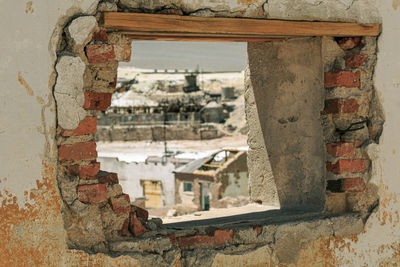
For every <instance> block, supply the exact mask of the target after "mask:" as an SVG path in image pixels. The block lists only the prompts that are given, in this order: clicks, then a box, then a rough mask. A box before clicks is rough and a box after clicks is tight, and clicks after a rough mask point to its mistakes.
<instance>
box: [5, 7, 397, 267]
mask: <svg viewBox="0 0 400 267" xmlns="http://www.w3.org/2000/svg"><path fill="white" fill-rule="evenodd" d="M399 24H400V1H399V0H385V1H383V0H363V1H360V0H359V1H347V0H342V1H336V0H320V1H314V0H294V1H284V0H269V1H257V0H249V1H236V0H235V1H233V0H226V1H195V0H194V1H180V0H165V1H164V0H159V1H147V0H146V1H144V0H110V1H99V0H81V1H60V0H53V1H39V0H33V1H26V2H21V1H2V6H1V9H0V25H1V27H2V34H3V38H2V44H1V46H0V47H1V50H0V51H1V52H0V53H1V57H0V63H1V64H0V80H1V81H2V83H1V87H2V89H1V90H0V99H1V100H0V101H1V105H0V109H1V110H0V147H1V148H2V152H1V157H0V198H1V208H0V240H1V241H0V255H1V256H2V257H1V260H0V265H1V266H81V265H84V266H85V265H86V266H312V265H319V266H396V265H399V262H400V255H399V253H398V252H399V246H400V243H399V240H400V230H399V227H398V226H399V223H400V217H399V216H400V215H399V212H398V210H399V208H400V204H399V201H398V200H399V198H400V182H399V181H400V180H399V174H400V164H399V163H400V157H399V152H400V141H399V138H398V135H399V134H398V133H399V130H400V124H399V121H400V104H399V103H400V90H399V87H400V76H399V73H400V61H399V58H400V50H399V49H398V47H397V45H398V42H399V38H400V37H399V36H400V28H399V27H398V25H399ZM140 38H141V39H162V40H171V39H174V40H176V39H181V40H182V39H184V40H194V39H196V40H200V39H201V40H205V39H208V40H213V41H245V42H248V68H247V70H246V74H245V80H246V88H245V89H246V92H245V103H246V119H247V124H248V129H249V134H248V135H249V136H248V144H249V151H248V159H247V163H248V168H249V184H248V190H249V197H250V201H252V202H256V203H261V204H269V205H276V206H279V209H277V210H271V211H266V212H261V213H252V214H243V215H237V216H228V217H225V218H220V219H218V220H211V221H206V220H205V221H197V222H196V223H195V222H193V223H187V224H185V225H180V226H176V225H175V226H168V225H165V224H164V225H163V224H162V223H161V222H160V221H159V220H156V219H149V218H148V214H147V211H146V210H145V209H142V208H140V207H138V206H135V205H132V203H131V200H130V196H129V195H128V194H126V193H125V192H122V190H121V186H120V184H119V183H118V174H113V173H104V172H102V171H100V169H101V164H99V162H98V161H97V152H96V141H95V138H94V135H95V132H96V124H97V119H96V116H95V111H98V110H100V111H104V110H106V109H107V108H108V106H109V105H110V104H111V94H112V93H113V92H114V90H115V85H116V81H115V77H116V74H117V67H118V62H123V61H129V60H130V51H131V47H130V44H131V40H132V39H140ZM133 56H134V50H133ZM268 162H269V163H270V164H267V163H268ZM269 166H270V167H269ZM268 168H270V169H268ZM267 169H268V170H267ZM271 171H272V172H271ZM267 173H272V175H267ZM132 197H134V196H132Z"/></svg>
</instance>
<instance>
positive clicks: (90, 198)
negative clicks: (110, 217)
mask: <svg viewBox="0 0 400 267" xmlns="http://www.w3.org/2000/svg"><path fill="white" fill-rule="evenodd" d="M106 193H107V185H106V184H88V185H79V186H78V198H79V201H81V202H83V203H98V202H102V201H104V200H106Z"/></svg>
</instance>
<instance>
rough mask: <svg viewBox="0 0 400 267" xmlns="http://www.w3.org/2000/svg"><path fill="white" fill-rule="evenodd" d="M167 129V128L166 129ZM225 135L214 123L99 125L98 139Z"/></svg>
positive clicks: (205, 138)
mask: <svg viewBox="0 0 400 267" xmlns="http://www.w3.org/2000/svg"><path fill="white" fill-rule="evenodd" d="M164 129H165V130H164ZM221 136H223V133H221V132H220V131H218V129H217V128H216V127H215V126H213V125H207V126H206V125H201V126H200V125H167V126H166V127H164V126H163V125H161V124H159V125H130V126H126V125H124V126H114V127H110V126H98V127H97V133H96V140H99V141H106V142H107V141H108V142H111V141H142V140H148V141H163V140H165V139H166V140H207V139H214V138H218V137H221Z"/></svg>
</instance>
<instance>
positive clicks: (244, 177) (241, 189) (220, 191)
mask: <svg viewBox="0 0 400 267" xmlns="http://www.w3.org/2000/svg"><path fill="white" fill-rule="evenodd" d="M246 157H247V153H246V151H239V150H236V149H223V150H221V151H218V152H215V153H213V154H212V155H210V156H208V157H205V158H201V159H197V160H194V161H192V162H189V163H188V164H186V165H183V166H181V167H179V168H177V169H175V170H174V173H175V204H176V205H177V206H178V207H181V208H182V209H184V208H185V207H186V208H187V209H189V210H190V209H193V210H209V209H210V208H221V207H225V208H226V207H227V204H228V203H226V202H224V200H225V201H226V199H224V197H232V198H238V197H239V196H241V197H244V198H245V197H247V196H248V195H249V193H248V172H247V161H246ZM239 203H240V202H239ZM232 204H233V203H232Z"/></svg>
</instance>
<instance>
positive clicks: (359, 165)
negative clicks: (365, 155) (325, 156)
mask: <svg viewBox="0 0 400 267" xmlns="http://www.w3.org/2000/svg"><path fill="white" fill-rule="evenodd" d="M326 168H327V170H328V171H330V172H333V173H335V174H340V173H344V172H363V171H365V170H366V169H367V164H366V163H365V160H363V159H339V160H338V161H336V163H331V162H327V164H326Z"/></svg>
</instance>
